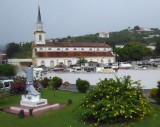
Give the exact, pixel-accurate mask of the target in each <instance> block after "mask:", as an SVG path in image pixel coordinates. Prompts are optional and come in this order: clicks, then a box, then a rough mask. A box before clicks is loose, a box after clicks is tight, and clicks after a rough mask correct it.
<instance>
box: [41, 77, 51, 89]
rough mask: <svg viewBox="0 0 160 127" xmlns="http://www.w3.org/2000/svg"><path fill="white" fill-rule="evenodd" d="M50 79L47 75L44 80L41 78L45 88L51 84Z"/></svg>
mask: <svg viewBox="0 0 160 127" xmlns="http://www.w3.org/2000/svg"><path fill="white" fill-rule="evenodd" d="M49 81H50V79H48V78H47V77H45V78H44V79H43V80H41V84H42V85H43V87H44V88H47V87H48V86H49V84H48V82H49Z"/></svg>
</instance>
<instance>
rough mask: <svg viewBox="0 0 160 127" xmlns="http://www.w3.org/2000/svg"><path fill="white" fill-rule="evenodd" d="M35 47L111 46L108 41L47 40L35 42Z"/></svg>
mask: <svg viewBox="0 0 160 127" xmlns="http://www.w3.org/2000/svg"><path fill="white" fill-rule="evenodd" d="M33 47H99V48H100V47H105V48H106V47H110V46H109V45H107V44H106V43H98V42H46V44H45V45H43V44H33Z"/></svg>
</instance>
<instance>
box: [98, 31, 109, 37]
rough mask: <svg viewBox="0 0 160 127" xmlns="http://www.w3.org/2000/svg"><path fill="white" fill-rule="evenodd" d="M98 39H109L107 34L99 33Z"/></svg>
mask: <svg viewBox="0 0 160 127" xmlns="http://www.w3.org/2000/svg"><path fill="white" fill-rule="evenodd" d="M98 37H100V38H109V33H107V32H101V33H99V35H98Z"/></svg>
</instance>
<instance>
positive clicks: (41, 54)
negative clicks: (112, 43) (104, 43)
mask: <svg viewBox="0 0 160 127" xmlns="http://www.w3.org/2000/svg"><path fill="white" fill-rule="evenodd" d="M36 55H37V57H45V58H46V57H113V54H112V53H111V52H37V53H36Z"/></svg>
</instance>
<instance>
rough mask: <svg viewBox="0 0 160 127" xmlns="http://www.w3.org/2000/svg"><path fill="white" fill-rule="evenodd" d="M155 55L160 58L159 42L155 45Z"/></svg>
mask: <svg viewBox="0 0 160 127" xmlns="http://www.w3.org/2000/svg"><path fill="white" fill-rule="evenodd" d="M155 54H156V55H158V56H160V42H157V43H156V48H155Z"/></svg>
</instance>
